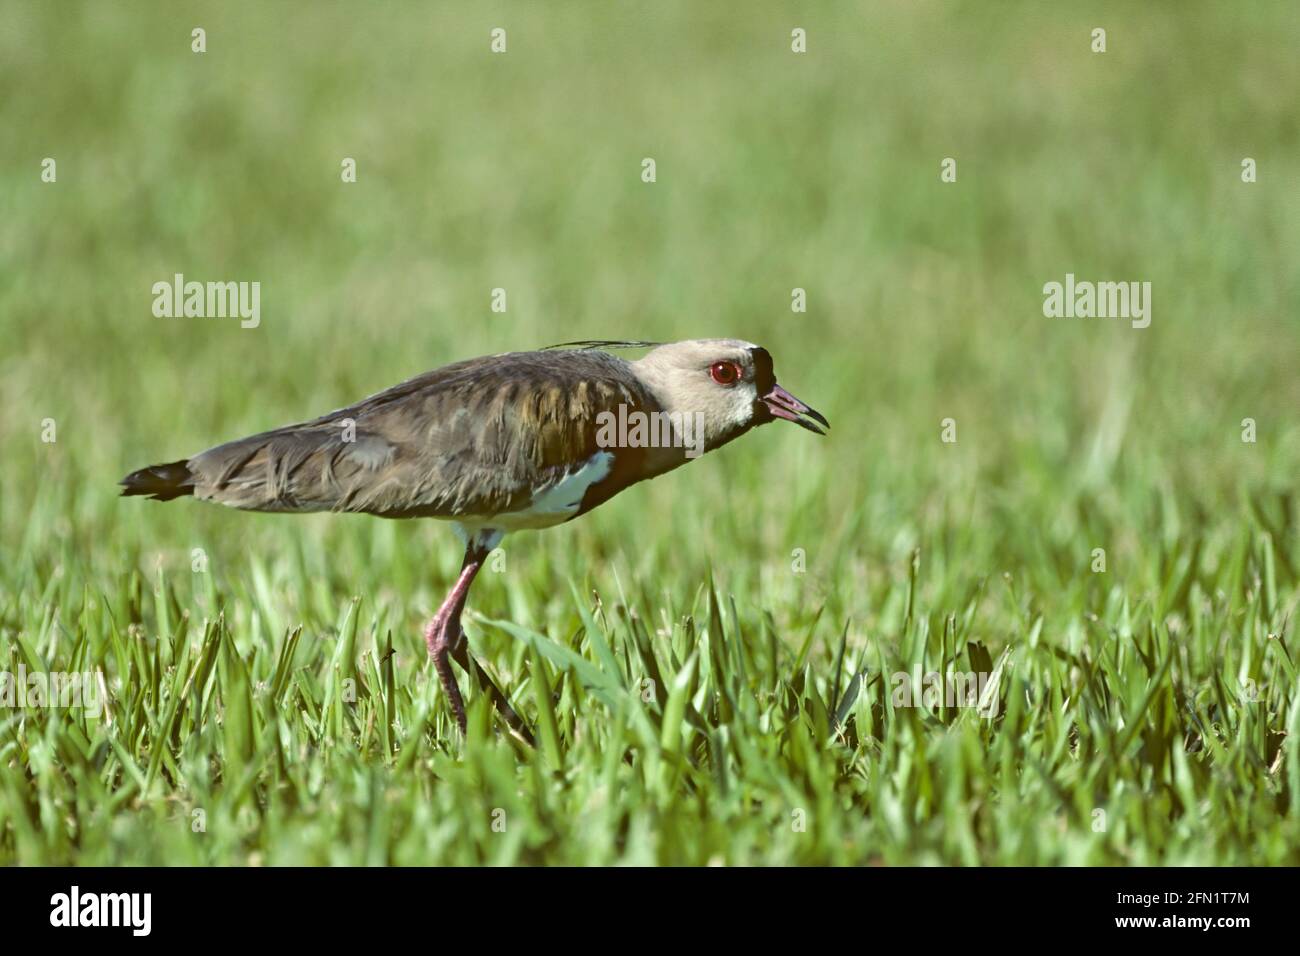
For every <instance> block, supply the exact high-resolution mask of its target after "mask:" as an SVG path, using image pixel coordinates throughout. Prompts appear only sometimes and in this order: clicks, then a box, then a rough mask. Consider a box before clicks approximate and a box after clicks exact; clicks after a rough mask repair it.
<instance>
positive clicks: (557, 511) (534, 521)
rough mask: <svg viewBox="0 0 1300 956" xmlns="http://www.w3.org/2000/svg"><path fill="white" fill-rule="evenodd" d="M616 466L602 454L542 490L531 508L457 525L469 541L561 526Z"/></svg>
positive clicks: (611, 457)
mask: <svg viewBox="0 0 1300 956" xmlns="http://www.w3.org/2000/svg"><path fill="white" fill-rule="evenodd" d="M613 466H614V455H613V453H611V452H607V451H598V452H596V454H594V455H592V456H591V457H590V458H588V459H587V460H586V461H585V462H583V464H581V465H580V466H578V467H577V468H575V469H573V470H572V471H570V472H569V473H568V474H566V475H565V476H564V477H562V478H561V479H559V480H558V481H556V482H553V483H552V484H549V485H546V486H545V487H543V488H539V489H538V490H537V492H536V493H534V495H533V497H532V500H531V501H529V503H528V507H526V508H523V509H521V510H519V511H507V512H503V513H501V514H497V515H485V516H483V517H463V518H457V519H456V524H457V525H458V526H459V530H460V533H461V535H462V537H467V538H468V537H470V536H473V537H480V535H481V534H482V532H484V531H488V532H491V531H498V532H501V533H502V534H504V533H506V532H509V531H523V530H527V529H534V528H549V527H551V526H552V525H557V524H560V523H562V522H564V521H568V520H569V519H570V518H572V517H573V516H574V515H575V514H577V513H578V509H579V508H581V507H582V499H583V497H584V496H585V495H586V494H587V489H588V488H590V487H591V486H592V485H594V484H595V483H596V482H598V481H602V480H604V478H605V477H606V476H608V475H609V472H610V469H611V468H613ZM497 540H500V535H498V536H497ZM488 547H489V548H490V547H493V544H489V545H488Z"/></svg>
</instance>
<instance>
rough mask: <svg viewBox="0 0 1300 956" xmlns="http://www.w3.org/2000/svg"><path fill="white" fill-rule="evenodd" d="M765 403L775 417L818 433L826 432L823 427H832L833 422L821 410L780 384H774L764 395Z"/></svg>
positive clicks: (823, 433)
mask: <svg viewBox="0 0 1300 956" xmlns="http://www.w3.org/2000/svg"><path fill="white" fill-rule="evenodd" d="M763 404H764V405H766V406H767V410H768V411H769V412H771V413H772V416H773V417H774V418H784V419H785V420H786V421H788V422H794V423H795V424H796V425H799V426H801V427H803V428H806V429H808V430H809V431H810V432H816V433H817V434H818V435H825V434H826V432H824V431H823V430H822V428H830V427H831V423H830V422H828V421H827V420H826V419H825V418H824V417H823V416H822V413H821V412H819V411H817V410H816V409H813V408H809V407H808V406H807V405H805V404H804V403H803V402H801V401H799V399H797V398H795V397H794V396H793V395H791V394H790V393H789V392H787V391H786V390H785V389H783V388H782V387H781V386H780V385H773V386H772V390H771V391H770V392H768V393H767V394H766V395H764V396H763ZM810 419H811V420H810ZM814 422H815V423H816V424H814ZM818 425H820V426H822V428H819V427H818Z"/></svg>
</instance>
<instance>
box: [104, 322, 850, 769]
mask: <svg viewBox="0 0 1300 956" xmlns="http://www.w3.org/2000/svg"><path fill="white" fill-rule="evenodd" d="M629 348H649V351H648V352H646V354H645V355H644V356H643V357H642V358H639V359H636V360H628V359H625V358H623V357H622V356H620V355H618V354H615V353H616V352H617V351H621V350H624V349H629ZM776 420H785V421H789V422H793V423H794V424H796V425H799V426H801V427H803V428H806V429H808V430H809V431H812V432H814V433H816V434H819V435H824V434H825V433H826V431H825V430H826V429H828V428H829V427H830V424H829V422H827V420H826V418H825V417H824V416H823V415H822V414H821V413H820V412H818V411H816V410H815V409H813V408H812V407H810V406H808V405H806V404H804V403H803V402H802V401H800V400H799V399H797V398H795V397H794V396H793V395H792V394H790V393H789V392H787V391H786V390H785V389H784V388H782V387H781V386H780V385H778V384H777V381H776V375H775V373H774V371H773V366H772V356H771V354H770V353H769V352H768V351H767V350H766V349H764V348H762V347H760V346H758V345H755V344H753V343H752V342H747V341H743V340H740V339H728V338H716V339H688V340H685V341H679V342H670V343H657V342H646V341H618V340H590V341H582V342H567V343H563V344H561V345H557V346H548V347H546V348H543V349H539V350H535V351H524V352H506V353H501V354H497V355H488V356H483V357H479V358H472V359H468V360H465V361H460V362H455V363H453V364H450V365H445V366H443V367H441V368H437V369H434V370H433V371H430V372H425V373H424V374H422V375H417V376H416V377H414V378H411V379H409V380H407V381H405V382H402V383H401V384H399V385H394V386H393V387H391V388H389V389H386V390H385V391H382V392H378V393H377V394H374V395H371V396H370V397H369V398H365V399H362V400H361V401H359V402H357V403H356V404H353V405H349V406H347V407H346V408H340V409H338V410H336V411H333V412H330V413H328V414H326V415H322V416H320V417H319V418H314V419H311V420H310V421H305V422H301V423H298V424H294V425H286V426H284V427H282V428H276V429H273V430H271V431H266V432H261V433H260V434H256V435H252V436H249V437H247V438H240V439H236V440H235V441H230V442H226V443H224V444H221V445H217V446H215V447H213V448H209V449H208V450H206V451H203V452H200V453H199V454H197V455H194V456H193V457H190V458H183V459H181V460H179V461H173V462H170V463H167V464H161V465H150V466H149V467H147V468H142V469H140V470H138V471H134V472H132V473H131V474H129V475H127V476H126V477H125V478H123V479H122V480H121V482H120V485H121V486H122V495H124V496H132V495H144V496H147V497H148V498H150V499H152V500H156V501H170V500H173V499H175V498H181V497H187V496H188V497H194V498H198V499H200V500H202V501H211V502H215V503H217V504H222V505H227V506H229V507H232V508H239V509H243V510H246V511H262V512H278V513H300V512H318V511H329V512H360V513H364V514H369V515H376V516H379V517H382V518H437V519H441V520H444V521H447V522H450V523H451V525H452V528H453V529H454V531H455V532H456V534H457V536H458V537H459V539H460V541H461V542H462V544H463V545H464V549H465V550H464V558H463V561H462V563H461V569H460V573H459V575H458V576H457V578H456V581H455V583H454V584H453V585H452V587H451V590H450V591H449V592H448V594H447V596H446V598H445V599H444V601H443V602H442V604H441V605H440V606H439V607H438V609H437V611H436V612H435V613H434V615H433V617H432V619H431V620H430V621H429V623H428V626H427V627H426V628H425V631H424V639H425V644H426V646H427V648H428V652H429V657H430V658H431V659H432V662H433V666H434V669H435V671H436V672H437V674H438V679H439V682H440V684H441V685H442V689H443V692H444V694H445V696H446V698H447V702H448V704H449V706H450V708H451V711H452V714H453V715H454V717H455V720H456V723H457V726H458V728H459V729H460V732H461V734H462V736H464V735H465V734H466V732H467V725H466V718H465V703H464V698H463V696H462V694H461V691H460V687H459V685H458V684H457V682H456V677H455V674H454V673H453V671H452V668H451V662H452V661H453V660H454V661H455V662H456V663H457V664H458V665H459V666H460V667H461V669H462V670H464V671H465V672H466V673H467V674H469V675H471V676H474V677H475V678H476V679H477V681H478V683H479V685H480V687H481V689H482V690H483V691H485V692H486V693H487V694H488V695H489V696H490V697H491V699H492V702H493V704H494V705H495V706H496V707H497V709H498V710H499V711H500V712H501V714H502V716H503V718H504V719H505V721H506V723H507V724H508V725H509V726H510V728H511V729H512V730H513V731H515V732H516V733H518V734H519V735H520V736H522V737H523V738H524V739H525V740H526V741H528V742H529V743H532V742H533V740H532V735H531V733H530V732H529V731H528V729H527V727H526V726H525V724H524V722H523V720H522V719H521V718H520V717H519V715H518V714H517V713H516V712H515V711H514V709H513V708H512V707H511V706H510V703H509V701H508V699H507V697H506V696H505V694H504V693H502V692H501V690H500V689H499V688H498V687H497V686H496V684H495V682H493V681H492V680H491V678H490V677H489V676H488V675H487V673H486V671H484V670H483V668H482V667H481V666H480V665H479V664H478V663H477V661H474V660H473V659H472V658H471V657H470V656H469V652H468V650H467V648H466V644H467V642H466V641H465V639H464V631H463V628H462V626H461V615H462V613H463V611H464V608H465V602H466V599H467V597H468V595H469V590H470V586H471V585H472V584H473V582H474V578H475V576H476V575H477V574H478V572H479V570H480V569H481V568H482V566H483V564H484V562H485V561H486V560H487V559H488V557H489V556H490V554H491V552H492V550H493V549H494V548H496V547H497V546H498V545H499V544H500V542H501V540H502V538H503V537H504V536H505V535H506V534H508V533H510V532H513V531H520V530H525V529H541V528H548V527H552V526H554V525H558V524H562V523H564V522H566V521H572V520H573V519H574V518H577V517H579V516H581V515H584V514H586V513H587V512H589V511H591V510H592V509H594V508H596V507H598V506H599V505H601V504H603V503H604V502H606V501H608V500H609V499H610V498H612V497H614V496H615V495H617V494H618V493H619V492H621V491H624V490H625V489H627V488H629V487H631V486H632V485H635V484H637V483H638V482H641V481H645V480H648V479H650V478H655V477H657V476H659V475H662V474H665V473H666V472H669V471H672V470H673V469H675V468H678V467H680V466H681V465H684V464H686V463H687V462H689V461H691V460H692V459H693V458H696V457H699V456H700V455H702V454H705V453H707V452H711V451H715V450H716V449H718V448H721V447H722V446H723V445H726V444H727V443H729V442H731V441H733V440H735V439H736V438H738V437H740V436H741V435H743V434H745V433H746V432H748V431H750V430H751V429H753V428H756V427H758V426H761V425H765V424H767V423H769V422H772V421H776Z"/></svg>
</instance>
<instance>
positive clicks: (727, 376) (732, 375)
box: [709, 362, 740, 385]
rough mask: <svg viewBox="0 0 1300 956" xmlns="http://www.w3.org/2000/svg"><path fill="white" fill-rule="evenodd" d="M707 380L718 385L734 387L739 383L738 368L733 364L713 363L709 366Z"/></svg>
mask: <svg viewBox="0 0 1300 956" xmlns="http://www.w3.org/2000/svg"><path fill="white" fill-rule="evenodd" d="M709 378H711V379H713V380H714V381H715V382H717V383H718V384H719V385H735V384H736V383H737V382H739V381H740V366H739V365H737V364H736V363H735V362H714V363H713V364H712V365H710V366H709Z"/></svg>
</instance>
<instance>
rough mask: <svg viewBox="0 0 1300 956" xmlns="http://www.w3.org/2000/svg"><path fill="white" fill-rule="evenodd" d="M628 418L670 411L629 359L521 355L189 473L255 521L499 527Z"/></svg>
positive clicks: (467, 367)
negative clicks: (602, 423)
mask: <svg viewBox="0 0 1300 956" xmlns="http://www.w3.org/2000/svg"><path fill="white" fill-rule="evenodd" d="M620 404H625V405H627V406H628V408H629V410H635V409H642V410H646V411H653V410H657V409H658V406H657V404H656V403H655V402H654V400H653V398H652V397H651V396H650V395H649V393H648V392H647V391H646V390H645V388H644V387H643V386H641V384H640V383H639V382H638V380H637V379H636V377H635V376H634V375H633V374H632V372H631V370H630V368H629V366H628V364H627V363H626V362H624V361H623V360H622V359H620V358H617V357H616V356H613V355H609V354H607V353H603V352H594V351H590V352H588V351H584V352H548V353H545V354H542V353H536V352H521V353H510V354H506V355H497V356H489V357H486V358H481V359H472V360H470V361H467V362H460V363H457V364H455V365H448V366H446V367H444V368H441V369H436V370H435V371H432V372H428V373H426V374H424V375H421V376H418V377H416V378H413V379H411V380H409V381H406V382H403V383H402V384H400V385H396V386H394V387H393V388H390V389H388V390H386V391H383V392H380V393H379V394H377V395H372V396H371V397H369V398H367V399H364V400H363V401H361V402H358V403H357V404H355V405H351V406H349V407H347V408H342V409H339V410H337V411H334V412H331V413H329V414H328V415H323V416H321V417H320V418H317V419H314V420H312V421H309V422H303V423H301V424H297V425H290V426H287V427H285V428H278V429H275V430H273V431H269V432H264V433H262V434H259V435H253V436H251V437H249V438H243V439H240V440H238V441H233V442H228V443H226V444H224V445H218V446H217V447H215V448H211V449H209V450H208V451H205V452H203V453H202V454H199V455H197V456H195V457H194V458H192V459H190V460H189V461H188V463H187V464H188V468H189V471H190V473H191V475H192V476H193V483H194V494H195V496H196V497H199V498H203V499H206V500H210V501H215V502H219V503H221V504H225V505H229V506H231V507H235V508H243V509H247V510H252V511H280V512H284V511H360V512H367V513H369V514H376V515H382V516H385V517H416V516H433V517H459V516H487V515H495V514H500V513H503V512H509V511H514V510H519V509H521V508H524V507H526V506H527V504H528V502H529V500H530V499H531V498H532V496H533V494H534V493H535V491H536V489H537V488H538V487H539V486H544V485H545V484H546V483H547V482H549V481H552V480H556V479H558V477H560V476H562V475H563V474H565V473H567V472H568V471H569V470H570V469H572V468H574V467H576V466H578V465H580V464H581V463H582V462H584V461H586V460H587V459H588V458H590V457H591V455H592V454H594V453H595V452H596V451H597V446H596V440H595V435H596V416H597V414H598V413H599V412H601V411H616V410H617V408H618V406H619V405H620ZM630 465H631V463H630V462H627V461H625V463H624V468H625V469H626V468H627V467H630Z"/></svg>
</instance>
